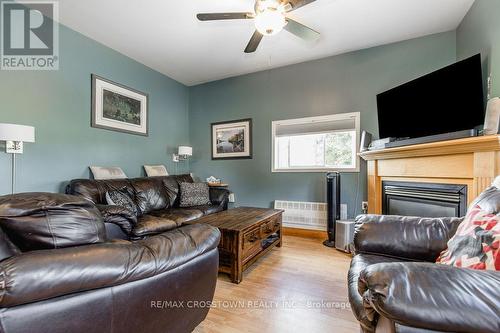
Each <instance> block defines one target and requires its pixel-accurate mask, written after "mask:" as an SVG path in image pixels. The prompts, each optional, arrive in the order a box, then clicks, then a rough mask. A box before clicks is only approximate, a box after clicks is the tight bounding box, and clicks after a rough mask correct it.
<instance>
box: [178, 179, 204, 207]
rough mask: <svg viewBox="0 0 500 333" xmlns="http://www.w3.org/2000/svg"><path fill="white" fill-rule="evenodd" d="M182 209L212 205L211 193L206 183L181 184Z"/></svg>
mask: <svg viewBox="0 0 500 333" xmlns="http://www.w3.org/2000/svg"><path fill="white" fill-rule="evenodd" d="M180 192H181V202H180V205H179V206H180V207H193V206H202V205H211V202H210V191H209V189H208V185H207V184H206V183H181V184H180Z"/></svg>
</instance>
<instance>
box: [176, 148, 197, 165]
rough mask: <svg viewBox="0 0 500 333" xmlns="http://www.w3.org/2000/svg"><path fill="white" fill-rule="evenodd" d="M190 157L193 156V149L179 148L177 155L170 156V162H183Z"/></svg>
mask: <svg viewBox="0 0 500 333" xmlns="http://www.w3.org/2000/svg"><path fill="white" fill-rule="evenodd" d="M191 156H193V147H189V146H179V149H178V151H177V154H173V155H172V161H174V162H181V161H185V160H187V159H188V158H189V157H191Z"/></svg>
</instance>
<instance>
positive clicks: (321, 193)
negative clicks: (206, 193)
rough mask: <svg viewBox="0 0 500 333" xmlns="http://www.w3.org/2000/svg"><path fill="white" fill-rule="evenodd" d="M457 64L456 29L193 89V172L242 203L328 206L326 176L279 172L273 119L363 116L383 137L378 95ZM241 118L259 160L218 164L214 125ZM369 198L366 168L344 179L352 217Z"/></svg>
mask: <svg viewBox="0 0 500 333" xmlns="http://www.w3.org/2000/svg"><path fill="white" fill-rule="evenodd" d="M455 60H456V36H455V32H448V33H442V34H437V35H433V36H428V37H424V38H419V39H414V40H409V41H405V42H400V43H396V44H391V45H386V46H380V47H375V48H371V49H366V50H362V51H357V52H352V53H348V54H344V55H339V56H334V57H330V58H326V59H321V60H316V61H311V62H306V63H302V64H298V65H292V66H288V67H283V68H278V69H273V70H269V71H264V72H259V73H254V74H249V75H244V76H239V77H235V78H230V79H226V80H222V81H217V82H212V83H207V84H204V85H200V86H196V87H192V88H191V89H190V99H189V103H190V127H191V129H190V133H191V143H192V145H193V147H194V158H193V159H192V161H191V167H192V171H193V172H194V173H195V174H196V175H198V176H200V177H201V178H205V177H207V176H210V175H214V176H216V177H222V178H223V180H224V181H226V182H228V183H230V185H231V189H232V190H233V191H234V192H235V194H236V199H237V205H252V206H261V207H269V206H271V205H272V204H273V201H274V200H276V199H278V200H298V201H319V202H324V201H325V191H326V190H325V179H324V174H323V173H274V174H273V173H271V121H273V120H280V119H290V118H300V117H307V116H318V115H325V114H332V113H344V112H356V111H359V112H361V127H362V129H365V130H367V131H369V132H371V133H374V134H377V119H376V110H377V109H376V95H377V94H378V93H380V92H383V91H385V90H387V89H389V88H392V87H394V86H397V85H399V84H401V83H404V82H406V81H408V80H411V79H414V78H416V77H418V76H421V75H423V74H426V73H429V72H431V71H434V70H436V69H439V68H441V67H443V66H446V65H449V64H451V63H453V62H454V61H455ZM401 112H404V107H402V110H401ZM241 118H253V127H254V130H253V140H254V143H253V149H254V157H253V159H251V160H224V161H212V160H211V156H210V123H212V122H217V121H225V120H232V119H241ZM363 199H366V165H365V164H364V163H362V165H361V172H360V173H344V174H343V175H342V202H343V203H347V204H348V214H349V216H350V217H352V216H354V215H355V214H357V213H359V212H360V206H361V201H362V200H363Z"/></svg>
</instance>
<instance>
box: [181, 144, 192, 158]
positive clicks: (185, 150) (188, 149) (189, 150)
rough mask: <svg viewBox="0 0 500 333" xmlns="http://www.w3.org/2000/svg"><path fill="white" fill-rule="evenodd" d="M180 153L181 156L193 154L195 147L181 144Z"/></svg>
mask: <svg viewBox="0 0 500 333" xmlns="http://www.w3.org/2000/svg"><path fill="white" fill-rule="evenodd" d="M179 155H181V156H193V147H189V146H179Z"/></svg>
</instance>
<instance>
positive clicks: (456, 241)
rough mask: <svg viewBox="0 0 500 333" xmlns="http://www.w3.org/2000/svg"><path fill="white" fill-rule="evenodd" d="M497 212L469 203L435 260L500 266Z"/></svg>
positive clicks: (478, 266)
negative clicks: (454, 232)
mask: <svg viewBox="0 0 500 333" xmlns="http://www.w3.org/2000/svg"><path fill="white" fill-rule="evenodd" d="M499 243H500V216H499V214H494V213H490V212H488V211H486V210H483V209H481V207H480V206H478V205H476V206H473V207H472V208H471V209H469V211H468V212H467V215H466V216H465V219H464V221H463V222H462V223H460V225H459V226H458V229H457V232H456V234H455V235H454V236H453V237H452V238H451V239H450V240H449V241H448V248H447V249H446V250H444V251H443V252H441V254H440V256H439V258H438V259H437V260H436V262H437V263H439V264H445V265H451V266H455V267H465V268H472V269H479V270H485V269H487V270H497V271H498V270H500V255H499V250H498V248H499Z"/></svg>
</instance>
